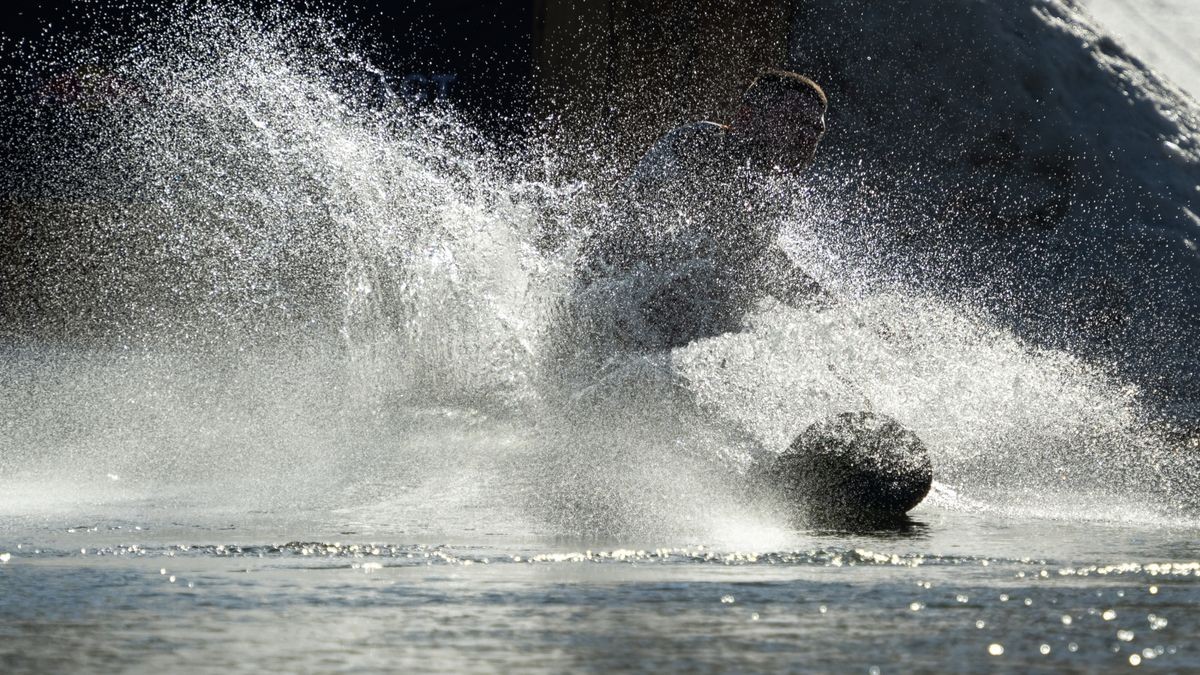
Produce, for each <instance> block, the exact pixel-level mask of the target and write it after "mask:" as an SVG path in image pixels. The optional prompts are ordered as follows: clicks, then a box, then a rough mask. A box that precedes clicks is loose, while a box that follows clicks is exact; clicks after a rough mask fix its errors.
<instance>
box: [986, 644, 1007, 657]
mask: <svg viewBox="0 0 1200 675" xmlns="http://www.w3.org/2000/svg"><path fill="white" fill-rule="evenodd" d="M1003 653H1004V645H1002V644H1000V643H999V642H993V643H992V644H990V645H988V654H991V655H992V656H1000V655H1001V654H1003Z"/></svg>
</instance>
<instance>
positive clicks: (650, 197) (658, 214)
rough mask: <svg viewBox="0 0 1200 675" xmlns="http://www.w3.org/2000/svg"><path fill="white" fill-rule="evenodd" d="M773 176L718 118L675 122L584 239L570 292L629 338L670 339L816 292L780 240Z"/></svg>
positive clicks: (722, 328) (672, 343)
mask: <svg viewBox="0 0 1200 675" xmlns="http://www.w3.org/2000/svg"><path fill="white" fill-rule="evenodd" d="M777 184H778V182H777V181H773V180H770V179H769V177H768V176H765V175H762V174H761V173H759V172H757V171H756V170H754V169H753V168H752V167H751V166H750V162H749V160H748V154H747V153H746V152H745V149H744V148H743V147H742V146H741V144H740V142H739V140H738V139H737V138H736V137H734V136H733V135H731V134H730V133H729V132H728V131H727V130H726V128H725V127H722V126H720V125H718V124H714V123H712V122H700V123H697V124H692V125H689V126H685V127H680V128H678V129H675V130H674V131H672V132H670V133H668V134H667V135H665V136H663V137H662V138H661V139H659V141H658V142H657V143H655V144H654V146H653V147H652V148H651V149H650V150H649V151H648V152H647V153H646V155H645V157H643V159H642V161H641V162H640V163H639V164H638V166H637V168H636V169H635V170H634V173H633V175H632V176H631V177H630V178H629V179H628V180H627V181H626V183H625V184H624V185H623V186H622V191H621V192H622V193H621V195H620V196H619V198H618V203H617V209H616V214H615V217H614V218H613V220H612V222H611V223H610V224H609V227H607V228H604V229H601V230H600V231H597V232H594V233H592V234H591V236H589V237H588V238H587V239H586V240H585V242H584V244H583V250H582V252H581V253H582V255H581V264H580V267H579V270H578V279H579V282H580V289H579V292H580V294H582V296H584V297H586V298H587V299H588V300H589V301H594V302H596V303H605V304H607V305H609V308H608V311H612V312H615V313H616V314H615V315H614V316H613V321H612V322H611V324H612V325H611V326H610V328H611V329H612V330H615V332H616V333H617V334H618V336H619V337H620V339H621V341H623V342H625V343H627V344H628V345H629V346H633V347H640V348H670V347H678V346H682V345H685V344H688V343H689V342H691V341H693V340H696V339H699V338H704V337H712V336H715V335H720V334H722V333H727V332H733V331H739V330H741V329H742V328H743V317H744V315H745V314H746V313H747V312H748V311H749V310H750V309H751V308H752V307H753V306H754V304H755V303H756V302H757V301H759V300H761V299H762V298H764V297H766V296H767V295H777V296H788V297H781V298H780V299H783V300H788V301H791V300H793V299H795V298H796V297H799V296H803V295H807V294H811V293H813V292H815V291H816V284H815V283H814V282H812V280H811V279H809V278H808V277H807V275H804V274H803V273H802V272H799V271H798V270H795V268H794V266H793V265H792V264H791V262H790V260H789V259H788V257H787V254H786V253H785V252H784V251H783V250H782V249H781V248H779V245H778V235H779V220H780V218H781V216H782V211H783V209H785V208H786V207H787V199H786V194H784V193H783V191H782V190H778V189H777V188H775V187H774V186H776V185H777ZM606 323H609V322H606Z"/></svg>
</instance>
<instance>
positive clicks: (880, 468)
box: [764, 412, 933, 528]
mask: <svg viewBox="0 0 1200 675" xmlns="http://www.w3.org/2000/svg"><path fill="white" fill-rule="evenodd" d="M764 469H765V470H764V474H765V475H766V477H767V480H768V481H769V483H770V484H771V485H772V486H773V487H774V488H775V489H776V490H777V491H778V494H779V496H780V497H782V498H783V499H784V501H785V502H786V503H787V504H788V506H789V507H791V508H794V509H795V513H796V515H797V516H799V517H800V518H801V520H803V521H804V522H805V523H806V524H809V525H816V526H832V527H852V528H861V527H877V526H889V525H894V524H901V523H903V522H905V521H906V517H905V515H904V514H906V513H907V512H908V511H909V510H911V509H912V508H913V507H915V506H916V505H917V504H920V503H921V500H922V499H924V498H925V495H927V494H929V488H930V487H931V486H932V484H933V462H932V461H930V459H929V451H928V450H927V449H926V448H925V444H924V443H922V442H921V439H919V438H917V435H916V434H914V433H913V432H911V431H909V430H908V429H905V428H904V427H903V426H902V425H901V424H900V423H899V422H897V421H896V420H894V419H892V418H891V417H888V416H886V415H876V414H874V413H869V412H856V413H842V414H840V415H835V416H833V417H830V418H827V419H825V420H821V421H820V422H817V423H815V424H813V425H811V426H810V427H808V428H807V429H805V430H804V431H803V432H802V433H801V434H800V435H798V436H797V437H796V439H795V440H794V441H792V444H791V446H789V447H788V449H787V450H785V451H784V452H783V453H781V454H780V455H778V456H777V457H775V458H773V459H772V460H771V461H770V462H769V464H768V466H766V467H764Z"/></svg>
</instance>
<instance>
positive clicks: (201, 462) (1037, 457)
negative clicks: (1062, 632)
mask: <svg viewBox="0 0 1200 675" xmlns="http://www.w3.org/2000/svg"><path fill="white" fill-rule="evenodd" d="M168 14H169V18H168V19H165V20H163V21H162V22H152V23H151V24H149V25H147V26H145V27H143V28H141V29H139V30H138V31H135V32H134V34H133V35H132V36H126V37H124V38H109V39H107V41H106V42H96V43H92V45H91V47H90V48H89V49H87V50H83V51H79V52H72V53H63V52H61V51H60V52H55V51H54V47H53V46H50V47H49V48H48V49H49V51H48V52H46V53H39V54H35V55H34V56H33V57H32V58H33V60H32V61H31V65H30V69H31V70H30V72H31V73H34V72H36V71H37V69H39V68H45V67H47V64H48V63H50V62H51V61H53V60H55V59H59V60H61V61H59V63H62V62H66V63H69V64H71V65H72V66H73V67H74V68H75V70H76V72H82V73H88V72H89V70H88V69H89V68H92V67H93V65H94V64H99V63H107V64H108V66H107V68H106V70H105V71H104V72H102V73H101V72H99V71H96V72H94V73H93V74H90V75H86V74H85V75H84V76H83V79H82V80H81V82H80V83H78V86H77V87H75V88H73V89H72V90H71V91H70V92H69V95H67V94H63V93H62V92H58V93H53V92H52V95H51V96H50V98H49V100H43V101H42V103H41V107H40V108H39V109H38V110H39V112H38V114H35V115H27V116H23V117H17V116H15V115H14V116H10V117H9V118H8V119H9V122H8V124H9V127H10V128H8V129H6V130H5V134H6V135H7V136H9V137H15V136H18V135H19V136H22V137H25V138H27V139H32V142H31V143H29V144H28V145H27V147H28V153H29V155H30V156H29V157H28V158H26V159H29V160H31V162H32V163H33V164H36V165H37V166H40V167H41V171H40V172H39V173H38V175H36V176H28V175H27V176H22V177H17V178H10V179H9V181H10V183H9V184H8V185H6V188H8V191H9V192H11V193H19V194H20V195H21V197H20V198H19V199H17V200H15V201H14V202H13V203H12V204H10V205H9V206H8V207H7V208H6V220H7V223H6V224H5V227H6V228H7V229H8V231H9V232H11V233H14V236H16V237H18V238H17V239H15V241H16V245H15V248H14V251H15V253H13V254H12V255H11V256H10V260H9V261H4V262H6V266H5V267H4V268H3V270H0V271H2V272H3V274H4V276H3V278H0V283H3V284H4V293H5V296H6V298H8V300H6V306H5V307H4V308H3V312H2V314H0V319H3V322H4V323H3V335H4V336H5V338H4V341H3V342H0V349H3V350H4V352H3V353H4V362H3V365H2V366H0V396H2V398H3V401H4V406H3V408H2V409H0V445H2V446H3V447H4V449H5V450H4V454H3V455H2V456H0V472H2V473H0V486H2V487H0V490H3V491H4V494H6V495H8V497H9V498H8V499H5V500H3V501H0V511H3V512H6V513H21V512H24V513H28V512H30V511H31V510H36V509H37V508H38V506H39V505H40V506H43V507H47V508H51V509H54V508H58V506H64V507H66V508H68V509H70V508H81V502H82V503H84V504H86V505H96V504H111V503H114V502H119V501H120V500H122V499H129V500H145V499H151V500H158V501H163V502H168V503H186V504H200V505H201V508H202V509H208V510H209V511H210V512H224V511H226V510H228V511H238V510H239V509H245V508H249V507H251V506H254V507H257V508H262V509H267V510H271V509H275V510H285V509H288V508H293V507H315V508H321V507H328V508H336V509H344V510H350V511H353V512H354V513H356V514H357V515H356V517H360V518H364V519H366V520H369V521H374V522H387V521H393V522H395V521H402V520H405V519H410V520H411V519H413V518H414V517H416V518H418V519H420V520H422V521H423V522H425V523H426V524H427V526H428V528H429V529H431V530H439V529H440V530H461V529H463V528H467V527H483V528H488V527H492V528H500V527H502V528H508V529H507V530H506V531H507V532H509V533H512V532H513V531H514V530H515V531H543V530H548V531H552V532H567V533H572V534H579V533H583V534H586V533H590V532H614V531H616V532H622V531H636V532H667V533H681V532H700V533H705V534H707V535H709V536H716V537H718V538H720V537H725V538H726V539H729V540H733V539H736V538H737V537H739V536H742V537H743V538H744V536H745V533H746V532H758V533H759V535H761V537H763V538H766V539H771V538H776V537H777V536H778V534H779V531H780V528H781V527H782V523H781V521H780V520H779V519H778V518H776V517H775V516H771V515H769V514H766V515H764V514H762V513H760V512H759V511H758V510H757V507H755V506H753V505H752V504H749V503H747V500H746V499H745V495H743V494H739V491H740V490H741V488H740V487H739V486H740V485H741V483H739V481H738V480H737V474H738V472H739V470H741V469H743V468H744V465H745V462H746V461H747V458H748V457H749V456H750V455H752V454H753V452H754V451H755V450H756V449H757V448H767V449H778V448H782V447H784V446H785V444H786V442H787V441H788V440H789V439H790V438H791V437H792V436H793V435H794V434H795V433H797V432H798V431H800V430H802V429H803V428H804V427H805V426H806V425H807V424H809V423H811V422H813V421H815V420H817V419H820V418H821V417H823V416H825V415H828V414H832V413H837V412H842V411H845V410H858V409H870V410H874V411H877V412H882V413H886V414H889V415H892V416H894V417H896V418H898V419H899V420H900V421H901V422H903V423H904V424H906V425H908V426H910V427H911V428H912V429H914V430H915V431H916V432H917V433H918V434H919V435H921V437H922V438H923V439H924V440H925V441H926V442H927V444H928V445H929V447H930V449H931V451H932V453H933V458H934V463H935V476H936V477H937V480H938V481H939V483H940V485H939V489H938V490H937V492H936V494H935V498H934V499H935V501H936V502H937V503H938V504H940V505H942V506H946V507H950V508H963V509H971V510H977V509H984V510H999V511H1003V512H1006V513H1010V514H1012V515H1017V516H1021V515H1037V516H1048V517H1068V518H1089V519H1092V518H1100V519H1115V520H1122V519H1135V520H1156V519H1162V518H1168V517H1178V518H1184V519H1188V518H1191V517H1194V516H1192V515H1190V514H1191V512H1188V511H1181V510H1179V507H1180V506H1181V504H1183V502H1184V500H1185V497H1186V495H1187V494H1188V488H1189V487H1190V486H1192V485H1194V484H1195V482H1194V481H1195V479H1196V476H1195V471H1196V469H1195V462H1194V461H1192V462H1190V463H1189V460H1190V459H1191V458H1188V457H1185V456H1182V455H1181V453H1179V452H1176V451H1173V450H1172V449H1171V448H1170V447H1169V446H1167V445H1165V444H1164V443H1163V442H1161V441H1160V440H1158V438H1157V437H1156V436H1155V435H1153V434H1152V433H1150V432H1149V431H1148V428H1149V425H1150V422H1151V421H1152V420H1151V419H1149V416H1148V414H1147V413H1145V412H1144V411H1143V410H1142V408H1141V407H1140V405H1139V396H1138V392H1137V391H1136V390H1134V389H1132V388H1131V387H1129V386H1127V385H1126V384H1124V383H1122V382H1121V381H1119V380H1117V379H1116V378H1114V377H1112V376H1111V375H1109V374H1107V373H1106V372H1105V370H1104V368H1103V367H1102V365H1103V364H1100V365H1096V364H1091V363H1088V362H1086V361H1084V360H1082V359H1080V358H1077V357H1074V356H1070V355H1068V354H1066V353H1063V352H1057V351H1050V350H1045V349H1036V348H1032V347H1030V346H1028V345H1026V344H1023V343H1022V342H1021V341H1019V340H1018V339H1016V338H1015V337H1013V336H1012V334H1011V333H1009V332H1008V331H1006V330H1005V329H1003V328H1001V327H999V325H998V324H996V323H995V322H994V321H992V320H990V319H989V317H988V316H987V315H986V314H984V313H982V312H980V311H978V310H976V309H973V308H972V307H971V306H970V305H968V304H965V303H961V302H959V303H956V302H950V301H947V300H944V299H939V298H938V297H937V296H935V295H932V294H929V293H924V292H920V291H917V290H914V289H913V288H911V287H906V286H905V285H904V284H903V283H899V282H897V283H893V284H878V283H863V282H862V280H864V279H868V280H869V279H874V278H883V277H885V276H887V270H884V269H882V268H880V267H878V265H879V264H880V263H878V261H877V260H873V259H872V258H871V257H870V256H863V255H859V256H854V255H843V254H842V253H839V251H845V250H848V249H853V248H855V247H854V246H848V245H847V242H846V241H845V238H847V237H853V236H855V235H853V234H852V233H851V232H850V231H843V232H829V231H826V229H827V228H822V227H821V224H822V222H823V221H822V216H821V210H819V209H814V210H811V211H807V212H804V213H798V214H796V216H795V217H794V222H793V223H792V227H791V232H792V235H791V239H790V244H791V245H792V247H793V253H794V254H795V255H796V257H797V258H798V259H799V260H800V261H801V262H803V263H804V264H805V265H806V267H807V268H808V269H810V270H812V271H813V272H814V273H815V274H816V275H817V276H819V277H820V280H821V281H822V282H823V283H824V284H825V285H826V286H827V287H829V288H832V289H835V290H836V292H837V294H838V295H839V296H840V298H841V300H840V302H839V303H838V304H836V305H835V306H834V307H833V308H831V309H828V310H824V311H816V310H812V311H805V310H796V309H788V308H783V307H770V306H763V307H760V308H759V310H758V311H757V312H756V313H755V315H754V318H753V327H752V329H751V330H750V331H748V332H747V333H744V334H738V335H726V336H723V337H720V338H715V339H711V340H705V341H701V342H698V343H695V344H693V345H691V346H689V347H687V348H684V349H681V350H678V351H677V352H675V353H674V354H671V355H660V356H655V357H649V358H638V359H633V360H625V361H623V362H622V363H620V364H616V365H615V366H613V365H612V364H609V365H610V366H612V367H614V368H616V369H618V370H621V369H624V371H626V372H627V373H628V375H627V376H622V378H621V379H622V382H623V386H624V387H626V388H628V387H630V386H632V387H633V388H635V389H637V390H638V391H639V392H640V394H639V395H637V396H633V397H631V398H628V399H620V401H624V402H623V403H621V402H618V403H617V404H609V405H601V406H590V407H588V409H589V410H590V412H589V413H588V415H585V416H584V417H583V418H580V417H579V416H578V414H577V413H578V408H579V406H574V407H573V410H575V413H573V414H572V415H567V416H562V415H559V412H558V411H561V409H562V408H563V405H562V403H563V401H562V400H560V399H563V398H564V397H566V398H577V397H578V396H579V395H580V394H581V392H572V391H570V390H569V387H568V389H566V390H564V389H563V387H562V386H560V384H561V383H558V384H556V385H554V386H551V385H549V384H547V382H548V381H549V380H553V379H554V377H552V376H553V375H554V373H553V372H550V371H552V370H553V369H554V368H555V367H556V366H555V364H556V361H554V360H553V359H551V358H549V356H548V352H549V351H550V349H549V346H550V345H553V344H554V342H555V331H556V329H557V325H556V321H555V319H554V316H555V307H556V304H557V300H558V299H559V298H561V297H562V296H563V294H564V293H566V292H568V289H569V278H570V269H571V263H572V261H571V255H572V251H573V247H572V246H571V243H570V242H571V240H572V236H573V235H574V234H578V231H579V228H581V227H584V226H588V227H596V226H603V223H604V222H605V220H604V217H603V213H604V208H603V198H602V196H601V195H603V193H604V189H603V186H590V185H587V184H580V183H572V182H570V181H569V180H568V179H567V176H568V175H569V173H570V172H569V171H567V170H565V169H564V168H562V167H569V166H570V161H569V160H570V157H569V156H562V155H558V154H555V153H554V152H552V151H545V150H538V149H536V148H540V147H543V145H542V144H540V143H537V142H531V143H529V144H527V145H526V146H525V147H526V150H525V151H524V152H523V153H514V152H513V151H512V149H511V148H507V149H504V150H500V149H497V148H496V147H494V146H492V145H490V144H489V143H488V142H487V141H486V140H485V139H484V138H483V137H482V136H481V135H480V134H478V133H477V132H475V131H474V130H472V129H471V128H470V127H469V126H468V125H466V124H465V123H463V122H462V121H461V120H459V119H458V118H457V117H456V116H455V113H454V112H453V111H449V110H440V111H433V112H430V111H421V110H414V109H410V108H408V107H407V104H406V103H405V102H403V101H400V100H395V99H391V100H386V101H384V102H382V103H380V102H379V101H378V100H374V99H373V98H372V96H371V95H369V92H368V90H369V89H370V88H371V85H370V82H372V78H373V73H376V71H375V69H374V68H373V66H372V65H371V64H370V63H369V62H368V61H367V60H366V59H365V58H363V57H361V56H359V55H357V52H356V51H355V48H354V44H353V40H351V39H349V38H347V37H346V36H345V34H344V33H342V32H341V29H339V28H337V24H336V22H334V21H329V20H326V19H324V18H321V17H319V16H318V17H314V16H312V15H295V14H291V13H287V12H282V11H278V12H273V13H270V14H268V15H267V16H266V17H263V16H255V15H253V14H252V13H250V12H243V11H238V10H230V9H216V8H214V7H211V6H207V5H198V6H183V7H181V8H179V9H177V10H174V11H172V12H169V13H168ZM364 83H367V84H366V85H364ZM43 93H45V92H44V90H43ZM830 170H831V171H834V172H836V169H830ZM836 178H837V176H836V175H833V176H818V177H814V184H821V183H822V182H832V181H835V180H836ZM837 208H838V206H837V203H836V200H835V201H834V203H833V204H825V205H824V206H823V209H825V211H824V212H825V213H826V214H828V212H829V209H834V210H836V209H837ZM868 217H869V218H872V219H874V220H875V221H876V224H877V225H878V226H880V227H887V225H888V221H887V213H886V210H880V212H879V213H876V214H871V215H869V216H868ZM582 224H586V225H582ZM547 228H549V229H550V230H561V231H563V232H566V233H567V234H566V237H565V239H566V243H565V244H563V245H560V246H557V247H547V246H545V245H544V242H543V238H544V235H545V232H546V231H547ZM839 238H840V239H839ZM664 373H666V375H663V374H664ZM631 383H632V384H631ZM568 384H569V383H568ZM639 388H640V389H639ZM679 388H683V389H686V390H687V392H688V394H687V397H686V398H687V399H688V400H689V401H692V400H694V401H695V403H696V405H691V404H689V405H678V404H677V403H676V402H674V401H673V400H672V396H671V395H670V394H668V393H664V392H667V391H669V390H674V389H679ZM593 393H594V392H593ZM31 486H38V487H37V492H38V496H36V497H35V496H32V495H31V492H32V491H33V488H32V487H31ZM16 494H25V495H26V498H21V499H12V496H13V495H16ZM414 513H417V514H419V516H414V515H413V514H414Z"/></svg>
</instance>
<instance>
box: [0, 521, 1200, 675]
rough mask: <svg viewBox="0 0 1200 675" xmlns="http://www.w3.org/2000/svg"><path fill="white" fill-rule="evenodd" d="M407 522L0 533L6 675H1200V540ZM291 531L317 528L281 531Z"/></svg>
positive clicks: (17, 528) (985, 525)
mask: <svg viewBox="0 0 1200 675" xmlns="http://www.w3.org/2000/svg"><path fill="white" fill-rule="evenodd" d="M394 506H395V507H396V513H395V517H396V522H395V524H394V525H393V526H392V528H391V529H390V531H389V528H387V527H370V528H362V526H360V525H357V524H356V523H355V522H354V520H353V519H352V518H345V517H340V518H339V517H337V516H335V515H333V514H330V513H328V512H318V513H288V514H286V515H285V514H278V513H264V514H259V515H257V516H255V517H245V516H242V517H232V516H231V517H229V518H226V519H220V520H217V521H215V522H217V523H221V524H220V525H217V524H215V523H214V522H213V521H211V520H207V519H203V520H201V519H202V518H204V516H203V515H202V514H197V513H195V512H192V513H189V512H188V511H187V510H181V511H174V512H173V511H172V510H167V509H161V508H155V507H154V506H153V505H151V504H135V505H123V506H120V507H117V508H109V509H103V510H104V511H105V512H107V514H106V516H92V517H83V516H80V517H75V518H73V519H71V520H63V517H62V516H59V515H49V514H47V515H42V516H38V517H28V516H26V517H19V518H18V517H13V516H5V517H4V523H3V531H4V537H3V542H2V543H0V549H2V550H4V551H9V552H10V553H11V556H12V557H11V558H10V559H9V560H8V562H7V563H4V564H3V566H0V598H2V600H0V615H3V616H4V618H5V620H4V622H3V624H2V625H0V637H2V638H3V639H2V640H0V663H3V664H4V665H5V668H6V670H9V672H47V671H64V670H71V671H96V670H114V669H115V670H119V671H152V670H155V671H156V670H162V669H182V670H186V671H202V672H207V671H261V670H286V671H302V672H314V671H331V670H332V671H338V670H352V669H361V668H369V669H387V670H393V669H402V668H422V669H432V670H438V671H448V670H470V671H481V670H500V669H509V668H520V669H523V670H540V671H563V670H598V671H599V670H605V671H607V670H612V669H638V670H651V669H666V670H670V671H681V670H703V671H711V672H738V671H745V670H799V671H811V670H823V671H859V672H865V671H869V670H871V669H873V668H878V669H880V671H881V672H893V671H914V670H919V671H946V670H956V671H972V672H976V671H978V672H992V671H997V670H1013V671H1018V670H1019V671H1028V670H1030V669H1051V668H1053V669H1065V670H1087V671H1096V670H1113V669H1118V668H1128V667H1131V666H1134V665H1136V666H1138V667H1140V668H1151V669H1161V670H1164V671H1167V672H1184V671H1190V670H1195V669H1197V668H1200V653H1198V652H1197V648H1196V644H1195V639H1194V636H1195V635H1196V633H1197V630H1200V625H1198V624H1200V611H1198V610H1197V607H1198V606H1200V604H1198V603H1200V583H1198V580H1197V574H1200V546H1198V545H1197V543H1196V534H1197V531H1196V530H1195V529H1188V528H1162V527H1131V526H1127V525H1125V526H1122V525H1102V524H1078V523H1070V522H1055V521H1045V520H1030V519H1019V520H1014V519H1006V518H1000V517H994V516H979V515H972V514H965V513H961V512H956V511H952V510H946V509H943V508H937V507H925V508H922V509H919V510H918V511H917V512H916V513H915V514H914V516H915V520H916V521H917V524H916V525H914V527H913V529H912V531H910V532H907V533H903V534H891V535H884V536H865V535H862V536H839V535H835V534H821V533H808V532H790V533H782V532H775V533H768V534H767V535H765V536H764V539H765V540H766V541H764V544H770V545H765V546H762V547H756V546H753V545H742V546H737V547H731V546H727V545H720V544H715V545H708V546H705V545H703V544H701V543H700V542H686V541H679V540H666V539H664V540H658V541H652V540H643V541H632V540H631V541H628V542H617V541H612V542H591V543H588V542H583V541H576V542H571V541H563V540H553V539H544V538H539V537H532V536H528V535H519V534H518V535H514V534H513V533H511V532H503V531H497V532H457V533H444V534H440V535H435V534H432V533H426V534H421V535H413V534H393V533H394V532H397V531H402V530H404V529H406V528H405V527H404V526H403V525H404V524H405V521H406V519H405V516H404V512H405V509H404V508H403V506H402V505H394ZM117 514H120V515H121V516H123V517H117ZM282 518H286V519H288V520H292V521H305V522H302V523H297V524H295V525H292V526H291V527H278V526H275V525H267V524H265V523H269V522H271V521H273V520H275V519H282ZM206 520H207V522H206ZM68 523H69V524H72V525H73V527H71V528H67V527H66V525H67V524H68ZM137 528H141V529H137ZM363 529H367V530H369V532H364V531H362V530H363ZM743 534H746V533H743ZM752 538H753V536H752V535H747V540H749V539H752ZM268 542H272V543H268ZM997 645H998V646H999V647H997ZM1001 648H1002V650H1003V653H1000V654H993V652H998V651H1000V649H1001ZM872 672H873V671H872Z"/></svg>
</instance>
